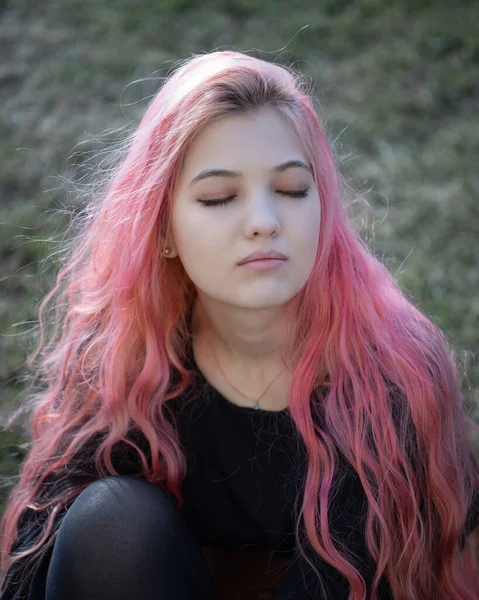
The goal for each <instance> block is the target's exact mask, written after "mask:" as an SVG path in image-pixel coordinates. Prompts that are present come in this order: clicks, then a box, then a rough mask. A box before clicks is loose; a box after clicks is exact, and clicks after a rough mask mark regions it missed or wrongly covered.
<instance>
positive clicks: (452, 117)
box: [0, 0, 479, 473]
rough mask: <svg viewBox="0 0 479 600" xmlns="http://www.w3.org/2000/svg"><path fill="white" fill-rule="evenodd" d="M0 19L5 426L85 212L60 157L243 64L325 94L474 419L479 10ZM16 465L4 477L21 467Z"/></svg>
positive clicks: (211, 9) (315, 5) (384, 242)
mask: <svg viewBox="0 0 479 600" xmlns="http://www.w3.org/2000/svg"><path fill="white" fill-rule="evenodd" d="M0 16H1V19H0V40H1V41H2V48H3V49H4V52H2V56H3V61H2V62H1V63H0V66H1V71H0V81H1V82H2V85H1V86H0V100H1V102H0V160H1V164H2V172H1V175H0V194H1V198H2V203H1V204H0V222H1V223H2V240H4V241H5V243H3V244H2V249H1V262H0V269H1V271H0V277H1V278H2V283H3V288H2V293H1V296H0V330H1V331H2V333H3V335H2V336H1V337H0V344H1V346H0V347H1V351H2V361H1V366H0V373H1V377H2V381H3V382H4V384H3V390H2V401H1V405H0V409H1V410H2V411H3V414H6V412H8V410H10V408H11V407H12V406H13V405H16V403H17V402H18V399H19V397H20V396H19V392H20V391H21V389H22V387H21V381H20V379H21V373H22V369H23V365H24V361H25V357H26V353H27V346H28V336H27V335H26V333H27V332H28V330H29V328H30V327H31V324H30V323H29V322H31V321H32V320H34V319H35V318H36V309H37V306H38V303H39V301H40V299H41V297H42V295H43V294H44V293H45V292H46V291H47V289H48V287H49V285H50V284H51V281H52V277H53V267H52V266H51V265H50V266H48V264H46V265H45V264H44V263H40V262H39V261H40V260H41V259H42V258H43V257H44V256H46V255H47V254H48V252H49V251H51V250H52V247H51V246H50V245H49V244H46V243H44V242H43V241H42V240H48V239H50V238H51V237H52V236H54V235H59V234H60V233H61V232H62V231H63V230H64V228H65V226H66V219H65V215H64V214H62V213H58V214H56V211H57V210H58V209H59V208H60V209H62V211H63V212H64V208H68V207H72V208H74V207H75V201H74V200H73V199H72V198H70V197H69V195H68V193H67V191H66V190H65V188H64V187H63V186H62V181H61V178H60V177H59V176H60V175H66V176H67V177H68V176H70V175H71V174H72V170H73V166H72V162H73V161H72V160H69V159H67V157H68V156H69V155H71V154H72V152H73V151H87V150H95V149H98V148H100V147H101V144H100V142H98V141H95V138H97V137H98V136H99V135H100V134H101V132H103V131H104V130H105V128H108V129H110V128H111V129H115V128H120V127H123V126H124V125H125V124H127V125H128V124H134V123H135V122H136V121H137V119H138V118H139V117H140V115H141V113H142V111H143V110H144V108H145V106H146V104H147V101H148V97H149V96H151V94H153V93H155V91H156V90H157V88H158V86H159V85H160V82H161V78H162V77H164V76H165V75H166V74H167V73H168V71H169V69H171V68H172V66H173V65H174V63H175V61H177V60H178V59H182V58H186V57H188V56H190V55H191V54H192V53H198V52H204V51H209V50H213V49H225V48H233V49H237V50H242V51H251V52H252V53H253V54H255V55H257V56H260V57H263V58H265V59H270V60H279V61H282V60H284V61H285V62H287V63H289V62H293V63H294V65H295V66H296V67H297V68H299V69H301V70H303V71H304V72H305V73H306V74H308V75H310V76H311V77H313V79H314V80H315V81H316V93H317V97H318V100H319V102H320V103H321V112H322V115H323V118H324V119H325V122H326V126H327V127H328V130H329V131H330V136H331V139H334V140H335V147H336V150H337V152H338V154H339V155H340V156H341V157H342V169H343V172H344V173H345V175H346V176H347V177H348V178H349V179H350V180H351V182H352V183H353V184H354V185H355V186H356V187H357V188H358V190H359V191H360V192H361V193H363V195H364V198H365V200H366V201H367V202H368V203H369V205H370V207H371V210H368V207H367V205H366V204H365V203H364V202H363V203H359V204H357V205H355V210H356V213H357V217H356V218H357V222H358V226H361V225H362V223H363V222H364V221H365V222H366V223H367V225H368V227H369V229H367V228H364V229H363V230H362V233H363V234H364V235H365V236H366V237H367V239H368V241H369V242H370V244H371V247H373V248H374V251H375V253H376V254H377V255H378V256H380V257H381V258H382V259H383V260H384V261H385V263H386V264H387V266H388V268H389V269H390V270H391V271H392V272H393V273H395V274H396V273H397V276H398V279H399V282H400V283H401V285H402V287H403V289H404V290H405V291H406V292H407V293H408V295H409V296H410V297H411V299H412V300H413V301H414V302H415V303H416V304H417V305H418V306H419V307H420V308H421V310H423V311H424V312H426V313H427V314H428V315H429V316H430V317H431V318H432V319H433V320H434V321H435V322H436V323H437V324H438V325H439V326H440V327H441V328H442V329H443V330H444V331H445V333H446V335H447V337H448V339H449V340H450V341H451V343H453V344H454V345H455V346H456V347H457V348H458V356H459V358H460V359H461V360H464V359H467V360H466V366H467V377H465V379H464V394H465V402H466V407H467V410H468V411H469V412H470V413H471V414H474V415H475V416H476V417H477V418H479V414H478V407H477V404H478V402H477V400H478V395H477V388H478V383H479V367H478V365H476V364H474V357H475V356H476V355H477V354H478V352H479V327H478V322H479V301H478V298H479V293H478V292H479V270H478V268H477V267H478V263H479V255H478V250H477V231H478V229H479V203H478V201H477V197H478V190H479V177H478V174H477V166H476V163H477V156H478V154H479V120H478V118H477V97H478V91H479V90H478V86H479V83H478V82H479V66H478V65H479V60H478V59H479V37H478V36H477V25H476V24H477V23H478V22H479V4H477V3H476V4H474V3H470V2H467V3H466V2H463V3H458V2H454V3H453V2H442V3H438V2H433V1H432V0H431V1H429V2H428V1H421V2H419V1H416V2H412V1H410V0H409V1H404V0H403V1H400V0H398V1H396V2H393V1H386V0H369V1H363V2H345V1H340V0H325V1H322V2H317V0H309V1H306V0H301V1H298V2H296V3H295V4H294V8H293V7H292V4H291V2H290V1H289V0H288V1H286V0H275V1H274V2H273V1H272V0H266V1H264V2H261V3H260V2H258V1H256V0H235V1H232V0H216V1H213V0H204V1H203V2H201V3H198V2H193V1H192V0H168V1H162V2H157V1H153V0H137V1H136V2H129V1H126V0H109V1H107V0H46V1H45V2H41V3H33V2H29V1H28V0H15V1H12V2H10V3H8V2H7V3H6V2H1V3H0ZM7 57H8V58H7ZM132 82H135V83H132ZM130 84H131V85H130ZM78 160H80V159H78ZM373 225H374V228H373V230H374V238H372V232H371V228H372V227H373ZM22 323H23V324H22ZM461 349H463V351H462V354H461ZM12 435H14V434H13V433H12ZM2 443H3V446H4V447H8V448H12V443H13V442H12V440H11V439H10V438H9V440H8V444H6V445H5V442H2ZM7 454H8V453H7ZM9 456H10V458H4V459H3V461H2V463H1V464H2V469H1V471H2V473H6V472H11V470H12V469H13V470H14V467H12V465H13V464H17V463H16V462H15V461H16V460H17V459H20V454H19V455H15V456H13V458H12V456H11V455H9ZM3 465H5V466H3ZM9 470H10V471H9Z"/></svg>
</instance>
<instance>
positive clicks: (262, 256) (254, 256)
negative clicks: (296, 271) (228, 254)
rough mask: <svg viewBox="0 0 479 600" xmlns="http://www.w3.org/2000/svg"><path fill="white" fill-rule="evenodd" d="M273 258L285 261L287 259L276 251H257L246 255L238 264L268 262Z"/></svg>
mask: <svg viewBox="0 0 479 600" xmlns="http://www.w3.org/2000/svg"><path fill="white" fill-rule="evenodd" d="M274 258H275V259H279V260H287V257H286V256H285V255H284V254H282V253H281V252H278V251H277V250H265V251H261V250H257V251H256V252H252V253H251V254H248V256H246V257H245V258H243V260H241V261H240V262H239V263H238V264H239V265H244V264H245V263H248V262H253V261H255V260H268V259H274Z"/></svg>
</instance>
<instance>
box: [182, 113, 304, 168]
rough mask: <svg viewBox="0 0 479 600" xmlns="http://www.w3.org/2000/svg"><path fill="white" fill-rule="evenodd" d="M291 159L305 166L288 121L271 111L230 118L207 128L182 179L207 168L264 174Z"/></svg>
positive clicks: (188, 159)
mask: <svg viewBox="0 0 479 600" xmlns="http://www.w3.org/2000/svg"><path fill="white" fill-rule="evenodd" d="M291 159H302V160H304V161H305V162H306V154H305V152H304V149H303V147H302V144H301V141H300V139H299V137H298V135H297V134H296V132H295V131H294V129H293V127H292V126H291V125H290V123H289V122H288V121H287V120H286V118H285V117H284V116H282V115H281V114H280V113H279V112H278V111H277V110H275V109H274V108H270V107H268V108H262V109H259V110H257V111H255V112H254V113H251V114H237V115H236V114H235V115H228V116H226V117H222V118H220V119H218V121H216V122H214V123H212V124H211V125H209V126H208V127H206V128H205V129H204V130H203V131H201V132H200V133H199V134H198V135H197V136H196V138H195V139H194V140H193V142H192V144H191V146H190V148H189V150H188V152H187V154H186V156H185V161H184V165H183V166H184V168H183V175H184V176H185V177H189V176H193V175H194V174H195V171H198V170H200V169H205V168H235V169H237V170H241V171H251V172H253V171H256V170H260V171H262V170H268V169H270V168H271V167H272V166H273V165H276V164H279V163H282V162H285V161H286V160H291Z"/></svg>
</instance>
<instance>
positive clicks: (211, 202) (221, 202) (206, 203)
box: [198, 188, 309, 206]
mask: <svg viewBox="0 0 479 600" xmlns="http://www.w3.org/2000/svg"><path fill="white" fill-rule="evenodd" d="M308 190H309V188H305V189H304V190H298V191H297V192H296V191H295V192H278V194H283V195H284V196H290V197H291V198H305V197H306V196H307V195H308ZM233 198H234V196H229V197H228V198H219V199H218V200H198V202H199V203H200V204H202V205H203V206H224V205H225V204H228V203H229V202H231V201H232V200H233Z"/></svg>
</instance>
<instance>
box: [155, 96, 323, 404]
mask: <svg viewBox="0 0 479 600" xmlns="http://www.w3.org/2000/svg"><path fill="white" fill-rule="evenodd" d="M291 160H296V161H302V162H303V163H305V164H306V165H309V160H308V158H307V154H306V152H305V151H304V148H303V146H302V143H301V140H300V139H299V138H298V136H297V134H296V132H295V131H294V129H293V128H292V126H291V125H290V124H289V123H288V121H287V120H286V119H285V117H284V116H283V115H281V114H280V113H279V112H278V111H277V110H275V109H274V108H272V107H263V108H261V109H258V110H256V111H254V112H253V113H249V114H234V115H228V116H226V117H223V118H221V119H219V120H217V121H216V122H214V123H212V124H211V125H209V126H208V127H206V128H205V129H204V130H202V131H201V132H200V133H199V134H198V135H197V136H196V137H195V138H194V140H193V141H192V144H191V146H190V148H189V150H188V152H187V154H186V157H185V160H184V163H183V168H182V171H181V173H180V177H179V180H178V182H177V185H176V188H175V191H174V195H173V199H172V214H171V232H170V235H169V237H168V239H167V243H166V245H168V246H170V248H171V253H170V255H169V258H171V259H175V258H177V257H179V259H180V260H181V262H182V264H183V266H184V268H185V270H186V272H187V274H188V275H189V277H190V278H191V280H192V281H193V283H194V284H195V286H196V288H197V291H198V297H197V301H196V303H195V307H194V317H193V326H194V332H195V335H197V336H198V338H199V337H201V338H202V339H206V338H207V339H208V341H209V342H210V343H211V344H213V346H214V349H215V356H216V358H217V359H219V360H220V363H221V367H222V369H223V371H224V372H225V373H226V374H227V376H228V380H229V381H230V382H232V383H233V385H234V386H235V387H239V388H240V390H241V391H242V392H244V395H245V396H246V397H249V398H255V397H257V396H258V395H259V394H261V392H262V391H263V390H264V389H265V387H266V386H267V385H268V383H270V382H271V381H272V380H273V379H274V378H275V377H276V376H278V373H279V372H280V371H281V370H284V365H282V364H281V362H280V359H279V351H280V348H281V343H282V336H283V334H284V320H283V318H282V316H283V310H284V308H283V307H284V305H285V303H287V302H288V301H289V300H291V299H292V298H293V297H294V296H295V295H296V294H297V293H298V292H299V291H300V290H301V289H302V288H303V286H304V285H305V284H306V282H307V280H308V278H309V275H310V273H311V270H312V268H313V265H314V261H315V257H316V253H317V248H318V242H319V229H320V222H321V204H320V198H319V193H318V189H317V187H316V185H315V182H314V178H313V175H312V172H310V170H308V169H307V168H303V167H298V166H296V167H291V168H287V169H285V170H282V171H279V172H273V171H272V169H273V168H274V167H276V166H277V165H281V164H284V163H286V162H288V161H291ZM209 169H225V170H231V171H236V172H239V173H240V175H239V176H236V177H228V176H220V177H218V176H214V177H213V176H212V177H208V178H204V179H201V180H199V181H196V182H194V183H191V182H192V180H193V179H194V178H195V177H196V176H197V175H198V174H199V173H201V172H202V171H204V170H209ZM306 188H307V194H306V196H305V197H292V196H291V195H287V194H285V192H288V193H289V192H301V191H303V190H305V189H306ZM224 198H230V201H228V203H226V204H224V205H217V206H213V205H210V206H204V205H203V204H202V203H201V201H203V202H205V201H208V200H213V199H224ZM269 249H274V250H277V251H280V252H282V253H283V254H284V255H286V256H287V259H288V260H287V261H285V262H284V264H283V265H282V266H281V267H280V268H278V269H275V270H268V271H252V270H249V269H245V268H242V267H240V266H238V265H237V263H238V261H240V260H241V259H243V258H244V257H246V256H247V255H248V254H250V253H251V252H253V251H255V250H269ZM202 347H204V345H203V346H202ZM285 384H286V380H283V381H282V385H283V386H284V385H285ZM224 385H225V386H226V385H227V384H226V383H224ZM277 392H278V390H276V393H277Z"/></svg>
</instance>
